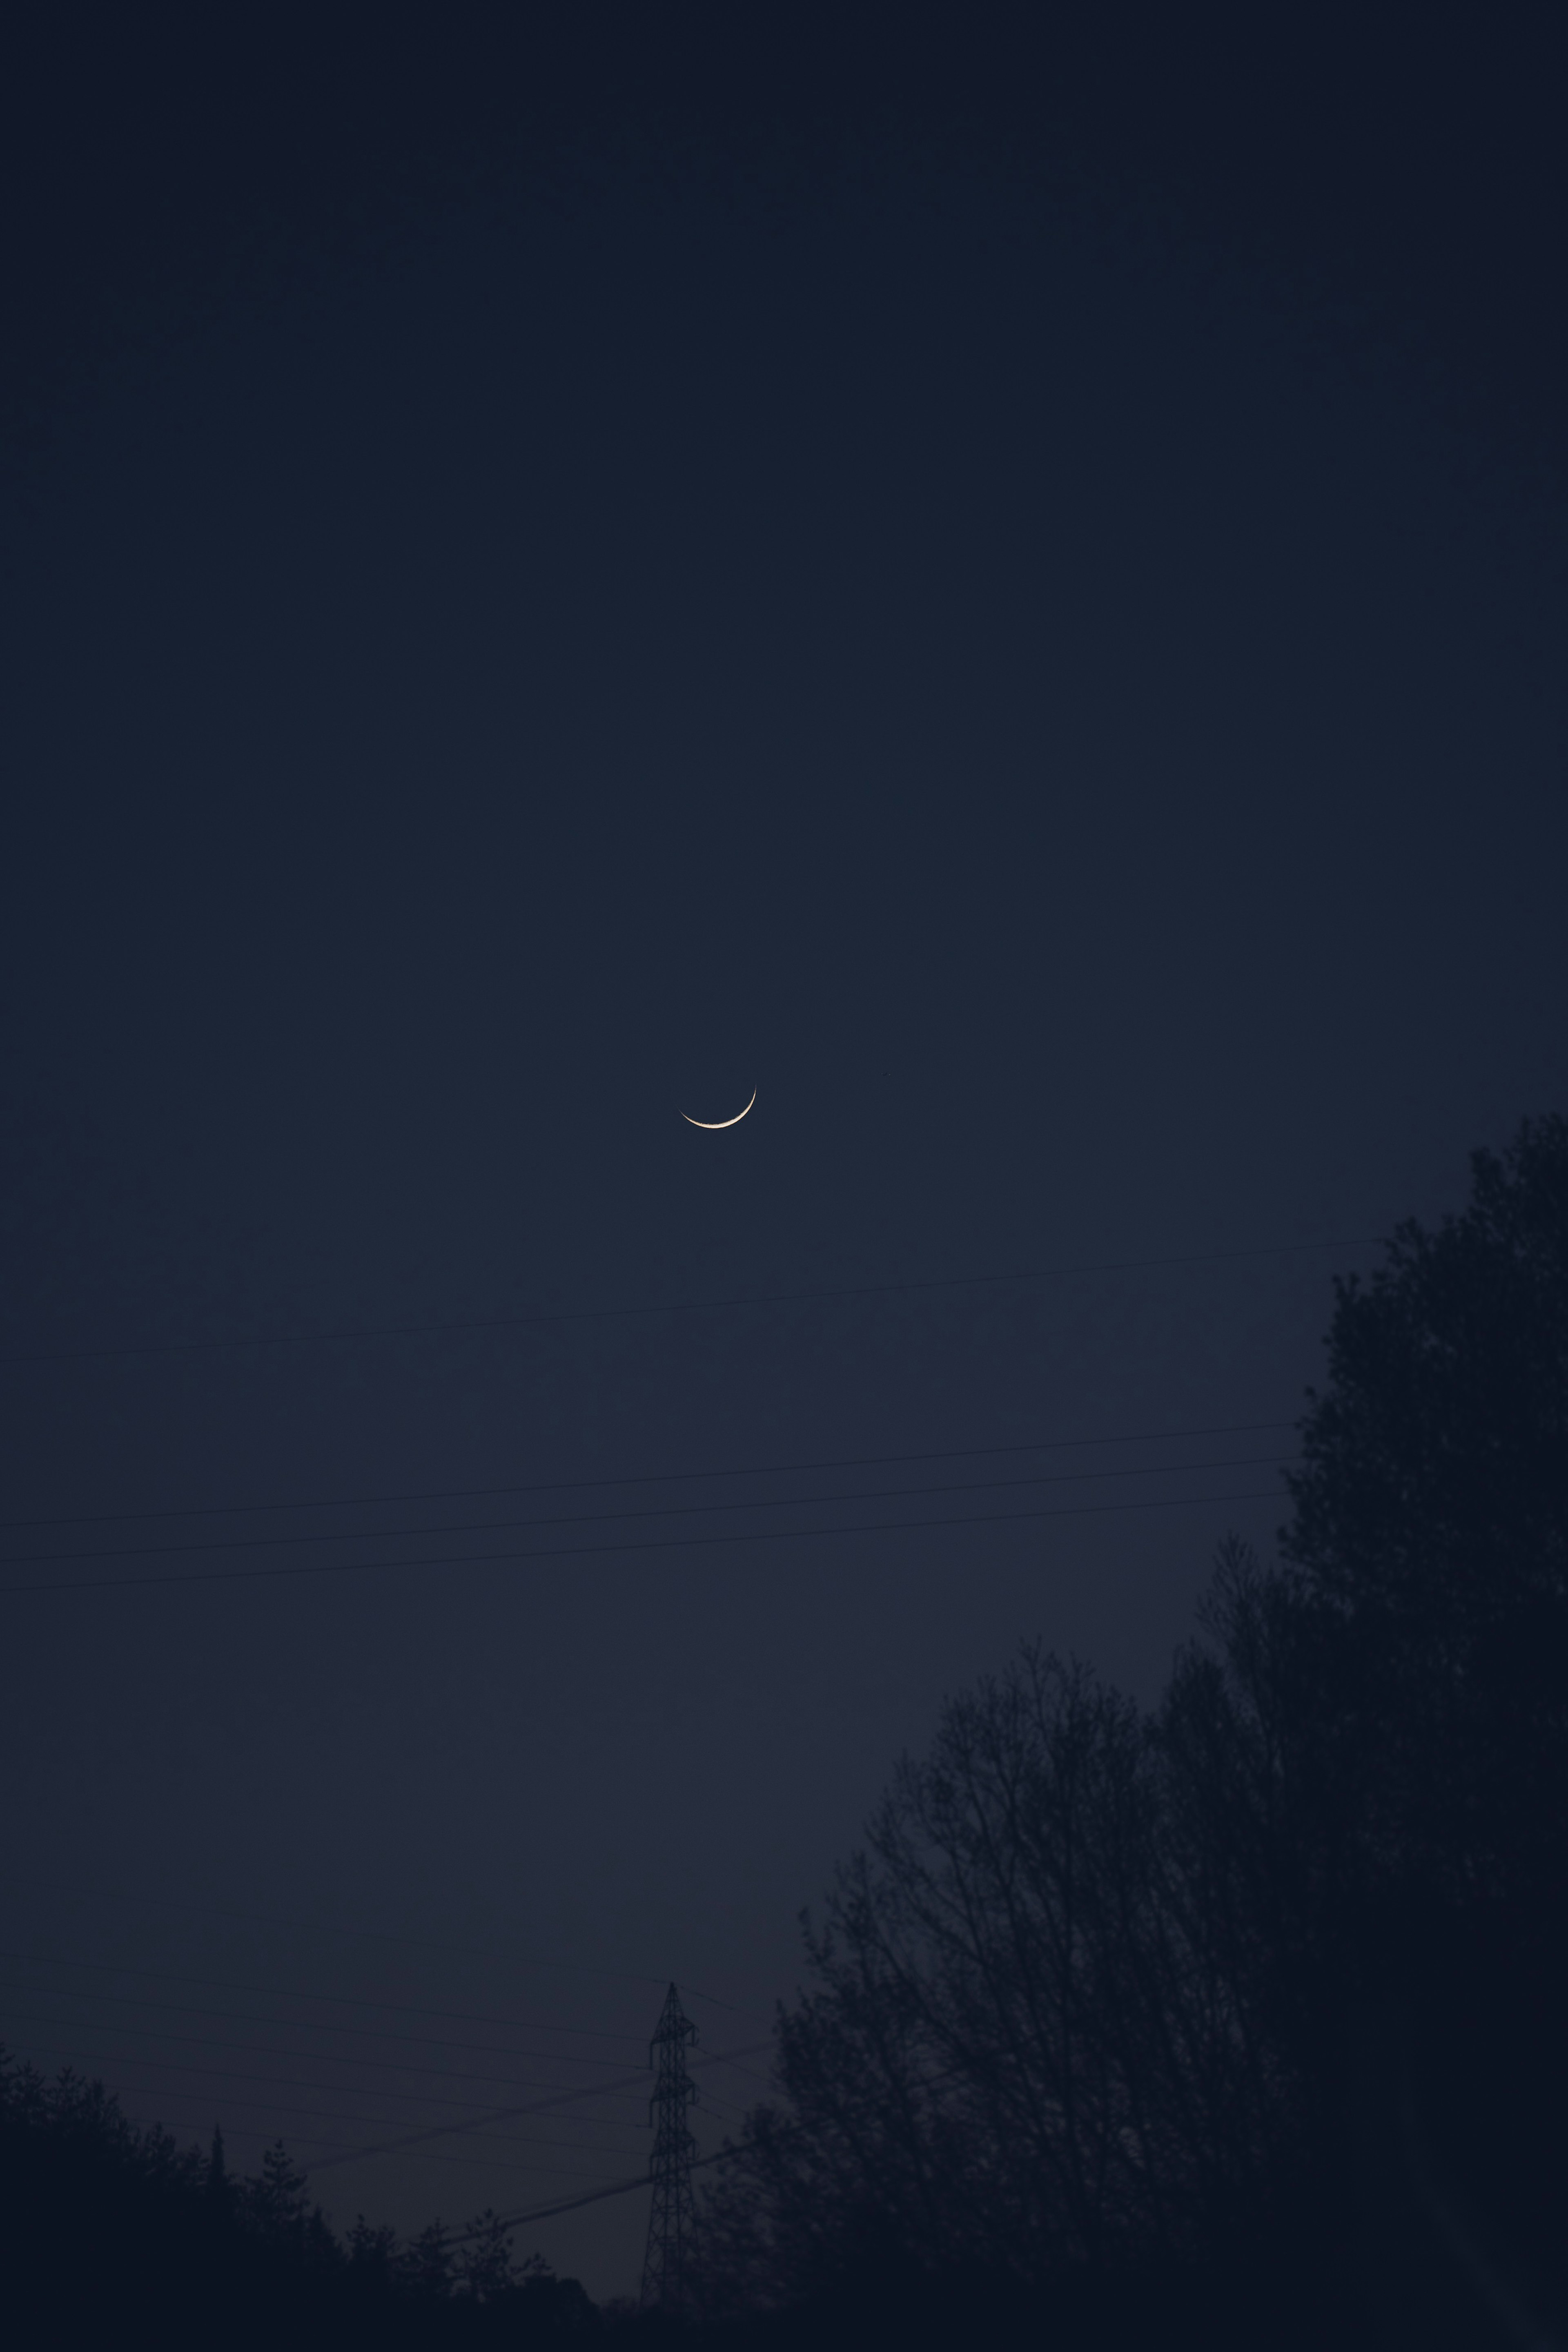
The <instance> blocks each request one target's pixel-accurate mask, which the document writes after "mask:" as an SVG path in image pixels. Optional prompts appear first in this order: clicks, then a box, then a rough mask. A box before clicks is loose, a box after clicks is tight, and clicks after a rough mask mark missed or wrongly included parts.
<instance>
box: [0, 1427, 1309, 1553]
mask: <svg viewBox="0 0 1568 2352" xmlns="http://www.w3.org/2000/svg"><path fill="white" fill-rule="evenodd" d="M1009 1450H1012V1451H1017V1452H1019V1453H1022V1452H1025V1451H1028V1450H1029V1449H1027V1448H1025V1447H1021V1446H1020V1447H1018V1448H1016V1449H1009ZM1279 1466H1281V1465H1280V1461H1279V1457H1278V1456H1277V1455H1274V1454H1243V1455H1240V1456H1239V1457H1232V1458H1230V1459H1228V1460H1226V1461H1222V1462H1148V1463H1142V1464H1138V1465H1134V1466H1128V1465H1118V1466H1117V1467H1116V1468H1114V1469H1111V1470H1051V1471H1045V1470H1042V1471H1038V1472H1032V1473H1030V1475H1028V1476H1027V1477H1023V1478H969V1479H963V1480H953V1481H949V1482H948V1483H946V1484H945V1485H942V1486H873V1487H867V1488H862V1489H860V1490H858V1491H853V1490H852V1491H851V1492H850V1493H847V1494H844V1493H839V1494H831V1495H773V1496H761V1497H756V1496H745V1497H742V1498H741V1499H740V1500H739V1501H737V1502H727V1503H651V1504H637V1505H633V1506H632V1507H628V1508H626V1509H624V1510H619V1511H573V1512H564V1513H551V1514H550V1515H549V1516H548V1517H542V1518H524V1519H464V1520H458V1521H456V1522H455V1523H454V1524H453V1525H451V1526H449V1527H442V1528H331V1529H329V1530H328V1531H327V1532H326V1533H325V1534H320V1535H305V1534H290V1535H278V1536H210V1537H203V1538H200V1539H199V1540H198V1541H196V1542H194V1543H172V1544H170V1543H152V1544H128V1545H120V1544H105V1545H102V1546H99V1547H97V1548H95V1549H92V1550H90V1551H64V1552H59V1551H56V1552H47V1551H45V1552H18V1553H15V1554H13V1555H12V1556H11V1557H10V1558H9V1559H7V1560H6V1561H5V1566H6V1567H7V1568H37V1567H41V1566H48V1567H59V1566H62V1565H67V1566H68V1565H71V1564H73V1563H75V1562H77V1561H78V1560H86V1559H179V1558H183V1556H184V1555H186V1554H187V1553H191V1552H214V1551H220V1552H232V1551H265V1550H277V1549H280V1548H281V1547H282V1546H284V1545H286V1544H287V1545H294V1544H344V1543H379V1542H382V1541H383V1540H391V1541H392V1542H397V1541H399V1540H400V1539H401V1540H402V1541H405V1542H411V1543H412V1542H416V1541H421V1540H423V1539H425V1538H429V1537H432V1536H437V1537H439V1536H465V1535H481V1536H482V1535H497V1534H500V1533H501V1532H503V1531H504V1530H507V1529H511V1528H598V1527H608V1526H610V1525H612V1523H613V1522H615V1521H616V1520H619V1519H687V1518H698V1517H709V1516H711V1515H712V1514H713V1513H714V1512H716V1511H772V1510H814V1509H815V1508H816V1507H818V1506H819V1505H820V1504H824V1503H886V1502H893V1501H898V1500H902V1499H903V1498H904V1496H914V1495H972V1494H978V1493H981V1492H983V1491H992V1492H995V1491H996V1490H998V1489H999V1488H1003V1487H1012V1486H1082V1485H1085V1484H1087V1483H1089V1482H1090V1481H1092V1480H1101V1479H1105V1478H1157V1477H1165V1476H1169V1475H1174V1474H1175V1473H1176V1472H1180V1471H1199V1470H1262V1469H1273V1468H1276V1467H1279Z"/></svg>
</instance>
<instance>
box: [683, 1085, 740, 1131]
mask: <svg viewBox="0 0 1568 2352" xmlns="http://www.w3.org/2000/svg"><path fill="white" fill-rule="evenodd" d="M756 1100H757V1088H756V1087H752V1089H751V1102H752V1103H754V1102H755V1101H756ZM750 1108H751V1103H747V1106H746V1110H749V1109H750ZM746 1110H737V1112H736V1114H735V1117H734V1118H693V1117H692V1115H691V1113H690V1111H685V1110H684V1111H683V1112H682V1113H681V1117H682V1118H684V1119H685V1122H686V1125H687V1126H688V1127H706V1129H707V1130H708V1133H709V1134H710V1135H716V1133H717V1132H718V1129H720V1128H721V1127H738V1126H739V1125H740V1122H741V1120H742V1119H743V1118H745V1117H746Z"/></svg>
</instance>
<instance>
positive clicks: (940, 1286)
mask: <svg viewBox="0 0 1568 2352" xmlns="http://www.w3.org/2000/svg"><path fill="white" fill-rule="evenodd" d="M1380 1242H1381V1236H1379V1235H1377V1234H1355V1235H1354V1236H1352V1237H1351V1238H1349V1239H1344V1240H1337V1241H1321V1242H1265V1243H1260V1244H1258V1245H1256V1246H1255V1247H1252V1248H1249V1249H1230V1250H1192V1251H1186V1252H1184V1253H1182V1254H1181V1255H1177V1256H1174V1257H1129V1258H1111V1259H1106V1260H1103V1261H1102V1262H1100V1263H1098V1264H1091V1265H1043V1266H1028V1267H1023V1268H1020V1269H1019V1270H1018V1271H1016V1272H1013V1273H1009V1274H954V1275H940V1276H926V1277H922V1278H921V1279H919V1280H916V1281H913V1282H861V1283H853V1284H850V1285H846V1286H841V1287H837V1288H833V1289H822V1290H771V1291H757V1292H752V1293H747V1294H745V1295H743V1296H741V1297H735V1298H685V1299H671V1300H668V1301H664V1302H662V1303H657V1304H654V1305H652V1306H642V1307H562V1308H559V1309H558V1310H557V1311H556V1312H555V1313H553V1314H542V1315H482V1316H466V1317H463V1318H458V1319H455V1320H453V1321H449V1322H439V1323H384V1324H367V1325H362V1326H361V1327H359V1328H350V1329H343V1330H337V1331H278V1332H273V1333H270V1334H267V1335H263V1336H261V1337H252V1338H249V1339H158V1340H142V1341H135V1342H132V1343H131V1344H130V1345H125V1346H116V1347H92V1348H35V1349H25V1350H20V1351H17V1352H15V1353H12V1354H8V1355H4V1356H0V1365H5V1364H61V1363H77V1362H81V1361H83V1360H87V1359H89V1358H91V1359H98V1360H101V1359H105V1358H110V1357H125V1356H190V1355H198V1354H206V1353H213V1352H217V1351H220V1350H235V1349H251V1348H256V1349H260V1348H312V1347H320V1346H324V1345H327V1344H336V1343H341V1342H344V1341H358V1340H363V1339H424V1338H429V1337H431V1336H433V1335H436V1334H447V1333H456V1332H464V1331H521V1330H532V1329H538V1328H540V1327H541V1326H543V1325H545V1324H551V1323H602V1322H611V1321H615V1320H621V1319H629V1318H632V1317H635V1316H652V1315H708V1314H717V1313H721V1312H724V1311H726V1310H728V1309H731V1308H734V1307H804V1306H810V1305H815V1304H817V1303H819V1302H821V1301H823V1300H829V1299H838V1298H883V1297H892V1296H894V1295H895V1294H897V1293H902V1292H908V1291H916V1290H978V1289H985V1288H988V1287H990V1286H994V1285H998V1284H1004V1283H1009V1282H1050V1281H1055V1280H1059V1279H1061V1278H1062V1277H1064V1276H1071V1275H1086V1274H1135V1273H1145V1272H1152V1271H1154V1270H1156V1269H1159V1268H1164V1267H1167V1266H1178V1265H1226V1264H1230V1263H1234V1262H1237V1261H1239V1260H1242V1259H1247V1258H1260V1257H1294V1256H1301V1255H1306V1254H1308V1253H1311V1252H1313V1251H1321V1250H1340V1249H1375V1248H1377V1247H1378V1246H1380Z"/></svg>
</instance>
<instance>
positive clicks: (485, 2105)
mask: <svg viewBox="0 0 1568 2352" xmlns="http://www.w3.org/2000/svg"><path fill="white" fill-rule="evenodd" d="M14 2015H15V2016H16V2021H17V2022H18V2023H19V2024H23V2025H44V2026H58V2025H67V2026H68V2025H69V2024H70V2021H69V2019H66V2018H58V2017H32V2016H29V2015H28V2014H27V2012H26V2011H23V2010H17V2011H15V2012H14ZM79 2030H82V2029H79V2028H78V2031H79ZM86 2030H87V2031H89V2032H92V2031H95V2030H96V2031H97V2032H100V2033H103V2034H106V2035H113V2034H120V2035H123V2034H127V2033H147V2032H152V2028H151V2027H146V2026H141V2027H138V2026H131V2025H110V2026H99V2027H98V2028H96V2029H94V2028H90V2027H89V2028H87V2029H86ZM168 2038H169V2039H170V2040H171V2041H175V2042H194V2043H195V2045H196V2047H197V2048H198V2049H204V2050H233V2051H236V2052H238V2053H240V2054H241V2055H242V2056H247V2057H249V2056H270V2055H276V2056H277V2057H279V2058H286V2059H287V2058H303V2059H304V2060H305V2062H306V2063H307V2064H311V2063H321V2061H320V2059H319V2054H318V2053H316V2052H314V2051H294V2050H279V2051H277V2052H276V2053H271V2052H267V2051H266V2050H265V2049H262V2048H260V2047H258V2045H257V2044H256V2042H210V2041H207V2040H205V2039H204V2037H203V2036H201V2035H199V2034H193V2033H186V2034H171V2035H170V2036H169V2037H168ZM56 2054H57V2055H59V2054H61V2053H56ZM82 2063H84V2064H88V2065H94V2066H143V2067H146V2068H147V2069H148V2070H149V2071H150V2072H152V2073H154V2074H199V2075H201V2076H202V2077H203V2079H204V2080H206V2081H211V2082H218V2083H261V2084H265V2085H266V2086H267V2089H268V2090H275V2091H343V2090H350V2091H351V2094H352V2095H353V2096H354V2097H356V2098H361V2099H396V2098H401V2097H402V2096H403V2095H404V2094H403V2093H402V2091H401V2090H392V2091H378V2090H376V2089H374V2088H373V2087H372V2086H371V2084H368V2083H361V2084H353V2085H350V2084H343V2083H323V2082H321V2081H320V2080H319V2079H318V2080H316V2081H314V2082H313V2081H310V2080H309V2079H308V2078H306V2077H304V2076H301V2075H298V2074H245V2073H243V2072H241V2070H240V2069H239V2068H237V2067H234V2066H203V2065H199V2064H197V2063H195V2062H194V2061H193V2060H187V2059H184V2058H138V2057H136V2056H135V2055H134V2054H132V2055H131V2057H129V2058H127V2057H122V2056H115V2055H114V2054H112V2053H111V2054H110V2055H109V2056H108V2057H101V2056H100V2057H96V2058H88V2059H84V2060H83V2062H82ZM326 2063H328V2064H331V2063H332V2061H331V2060H330V2059H329V2060H327V2061H326ZM340 2063H342V2064H345V2065H349V2064H352V2063H354V2061H352V2060H349V2059H345V2060H342V2061H340ZM413 2071H423V2070H413ZM456 2079H457V2080H458V2081H459V2082H474V2083H482V2082H484V2081H485V2080H486V2077H485V2076H484V2075H482V2074H469V2075H459V2076H458V2077H457V2078H456ZM496 2088H497V2090H503V2089H510V2090H540V2091H547V2092H548V2093H549V2096H548V2097H546V2098H544V2099H540V2100H538V2101H537V2102H536V2103H535V2105H534V2106H528V2105H524V2106H509V2107H507V2108H504V2109H498V2108H497V2106H496V2105H495V2103H494V2101H493V2100H488V2099H460V2098H454V2097H452V2096H450V2095H448V2094H447V2093H446V2092H444V2091H427V2092H424V2093H423V2094H422V2095H421V2096H422V2098H423V2101H424V2102H425V2104H427V2105H434V2106H438V2107H463V2108H465V2109H466V2110H467V2111H468V2112H469V2113H470V2114H472V2115H478V2116H495V2117H497V2119H499V2118H500V2116H503V2115H505V2116H514V2115H525V2114H532V2113H534V2112H535V2109H536V2107H537V2108H538V2109H543V2108H545V2107H550V2106H565V2105H568V2104H569V2103H570V2101H573V2100H576V2099H620V2100H622V2102H624V2103H630V2104H632V2105H636V2104H637V2103H638V2102H639V2100H640V2099H643V2098H645V2097H646V2096H647V2089H648V2084H647V2070H646V2068H644V2069H643V2072H642V2073H641V2074H622V2075H617V2077H616V2079H615V2081H614V2082H613V2083H579V2084H568V2085H567V2086H566V2087H565V2088H564V2089H561V2088H559V2087H558V2086H556V2085H553V2084H546V2083H540V2082H528V2081H527V2080H523V2081H517V2082H514V2083H510V2084H507V2083H505V2082H500V2081H497V2083H496ZM365 2120H366V2121H367V2122H371V2121H373V2122H375V2123H377V2124H379V2125H380V2126H382V2128H383V2129H384V2128H385V2126H386V2125H387V2124H388V2123H389V2122H390V2121H392V2118H391V2117H389V2116H374V2117H369V2116H367V2117H366V2118H365ZM595 2120H596V2121H598V2122H600V2123H613V2121H614V2118H613V2116H598V2117H596V2118H595ZM442 2128H443V2129H445V2128H447V2126H442ZM450 2128H451V2129H452V2130H454V2131H460V2130H461V2129H462V2128H463V2126H462V2125H461V2124H460V2123H458V2124H454V2125H452V2126H450ZM633 2128H635V2126H631V2125H628V2126H627V2129H628V2130H631V2129H633Z"/></svg>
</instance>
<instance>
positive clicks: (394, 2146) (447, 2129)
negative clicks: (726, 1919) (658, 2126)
mask: <svg viewBox="0 0 1568 2352" xmlns="http://www.w3.org/2000/svg"><path fill="white" fill-rule="evenodd" d="M770 2047H771V2042H744V2043H742V2045H741V2047H740V2048H739V2049H738V2050H727V2051H704V2052H702V2053H699V2054H698V2055H697V2056H695V2057H694V2058H693V2059H692V2061H691V2063H692V2064H693V2065H694V2066H712V2065H720V2064H723V2063H725V2062H726V2061H727V2060H729V2059H734V2058H751V2057H755V2055H756V2054H757V2053H758V2051H759V2050H767V2049H768V2048H770ZM627 2080H628V2083H629V2084H634V2085H635V2086H637V2087H638V2088H640V2089H641V2091H642V2092H643V2095H644V2096H645V2095H646V2092H647V2074H646V2070H644V2071H643V2073H642V2074H637V2075H632V2076H628V2078H627ZM564 2096H565V2095H563V2098H564ZM562 2103H563V2101H555V2102H551V2101H549V2100H542V2099H541V2100H540V2101H539V2102H538V2105H536V2106H533V2107H516V2108H514V2107H506V2108H500V2109H497V2112H496V2114H495V2115H494V2116H493V2117H492V2118H491V2120H492V2121H493V2122H495V2123H507V2122H509V2121H510V2120H511V2118H512V2116H514V2115H537V2114H539V2113H541V2112H542V2110H543V2109H544V2108H545V2107H546V2106H548V2105H552V2104H553V2105H560V2104H562ZM462 2129H463V2126H462V2125H461V2124H433V2125H432V2126H431V2127H430V2129H429V2130H428V2131H422V2132H414V2133H413V2134H411V2135H410V2136H409V2137H406V2138H402V2139H393V2140H386V2141H383V2142H382V2145H381V2146H380V2147H356V2148H350V2149H348V2150H346V2151H345V2152H344V2154H343V2155H341V2156H333V2157H328V2158H325V2159H324V2160H323V2161H322V2162H321V2163H319V2165H318V2166H317V2167H316V2170H317V2171H318V2172H326V2171H328V2170H329V2169H330V2168H332V2167H333V2166H335V2165H339V2164H354V2163H358V2162H360V2161H361V2159H362V2158H367V2157H371V2156H401V2155H402V2152H403V2151H404V2149H406V2148H411V2147H422V2146H423V2143H424V2142H425V2141H426V2140H432V2139H442V2138H445V2137H450V2136H451V2135H452V2134H453V2133H455V2132H460V2131H461V2130H462Z"/></svg>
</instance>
